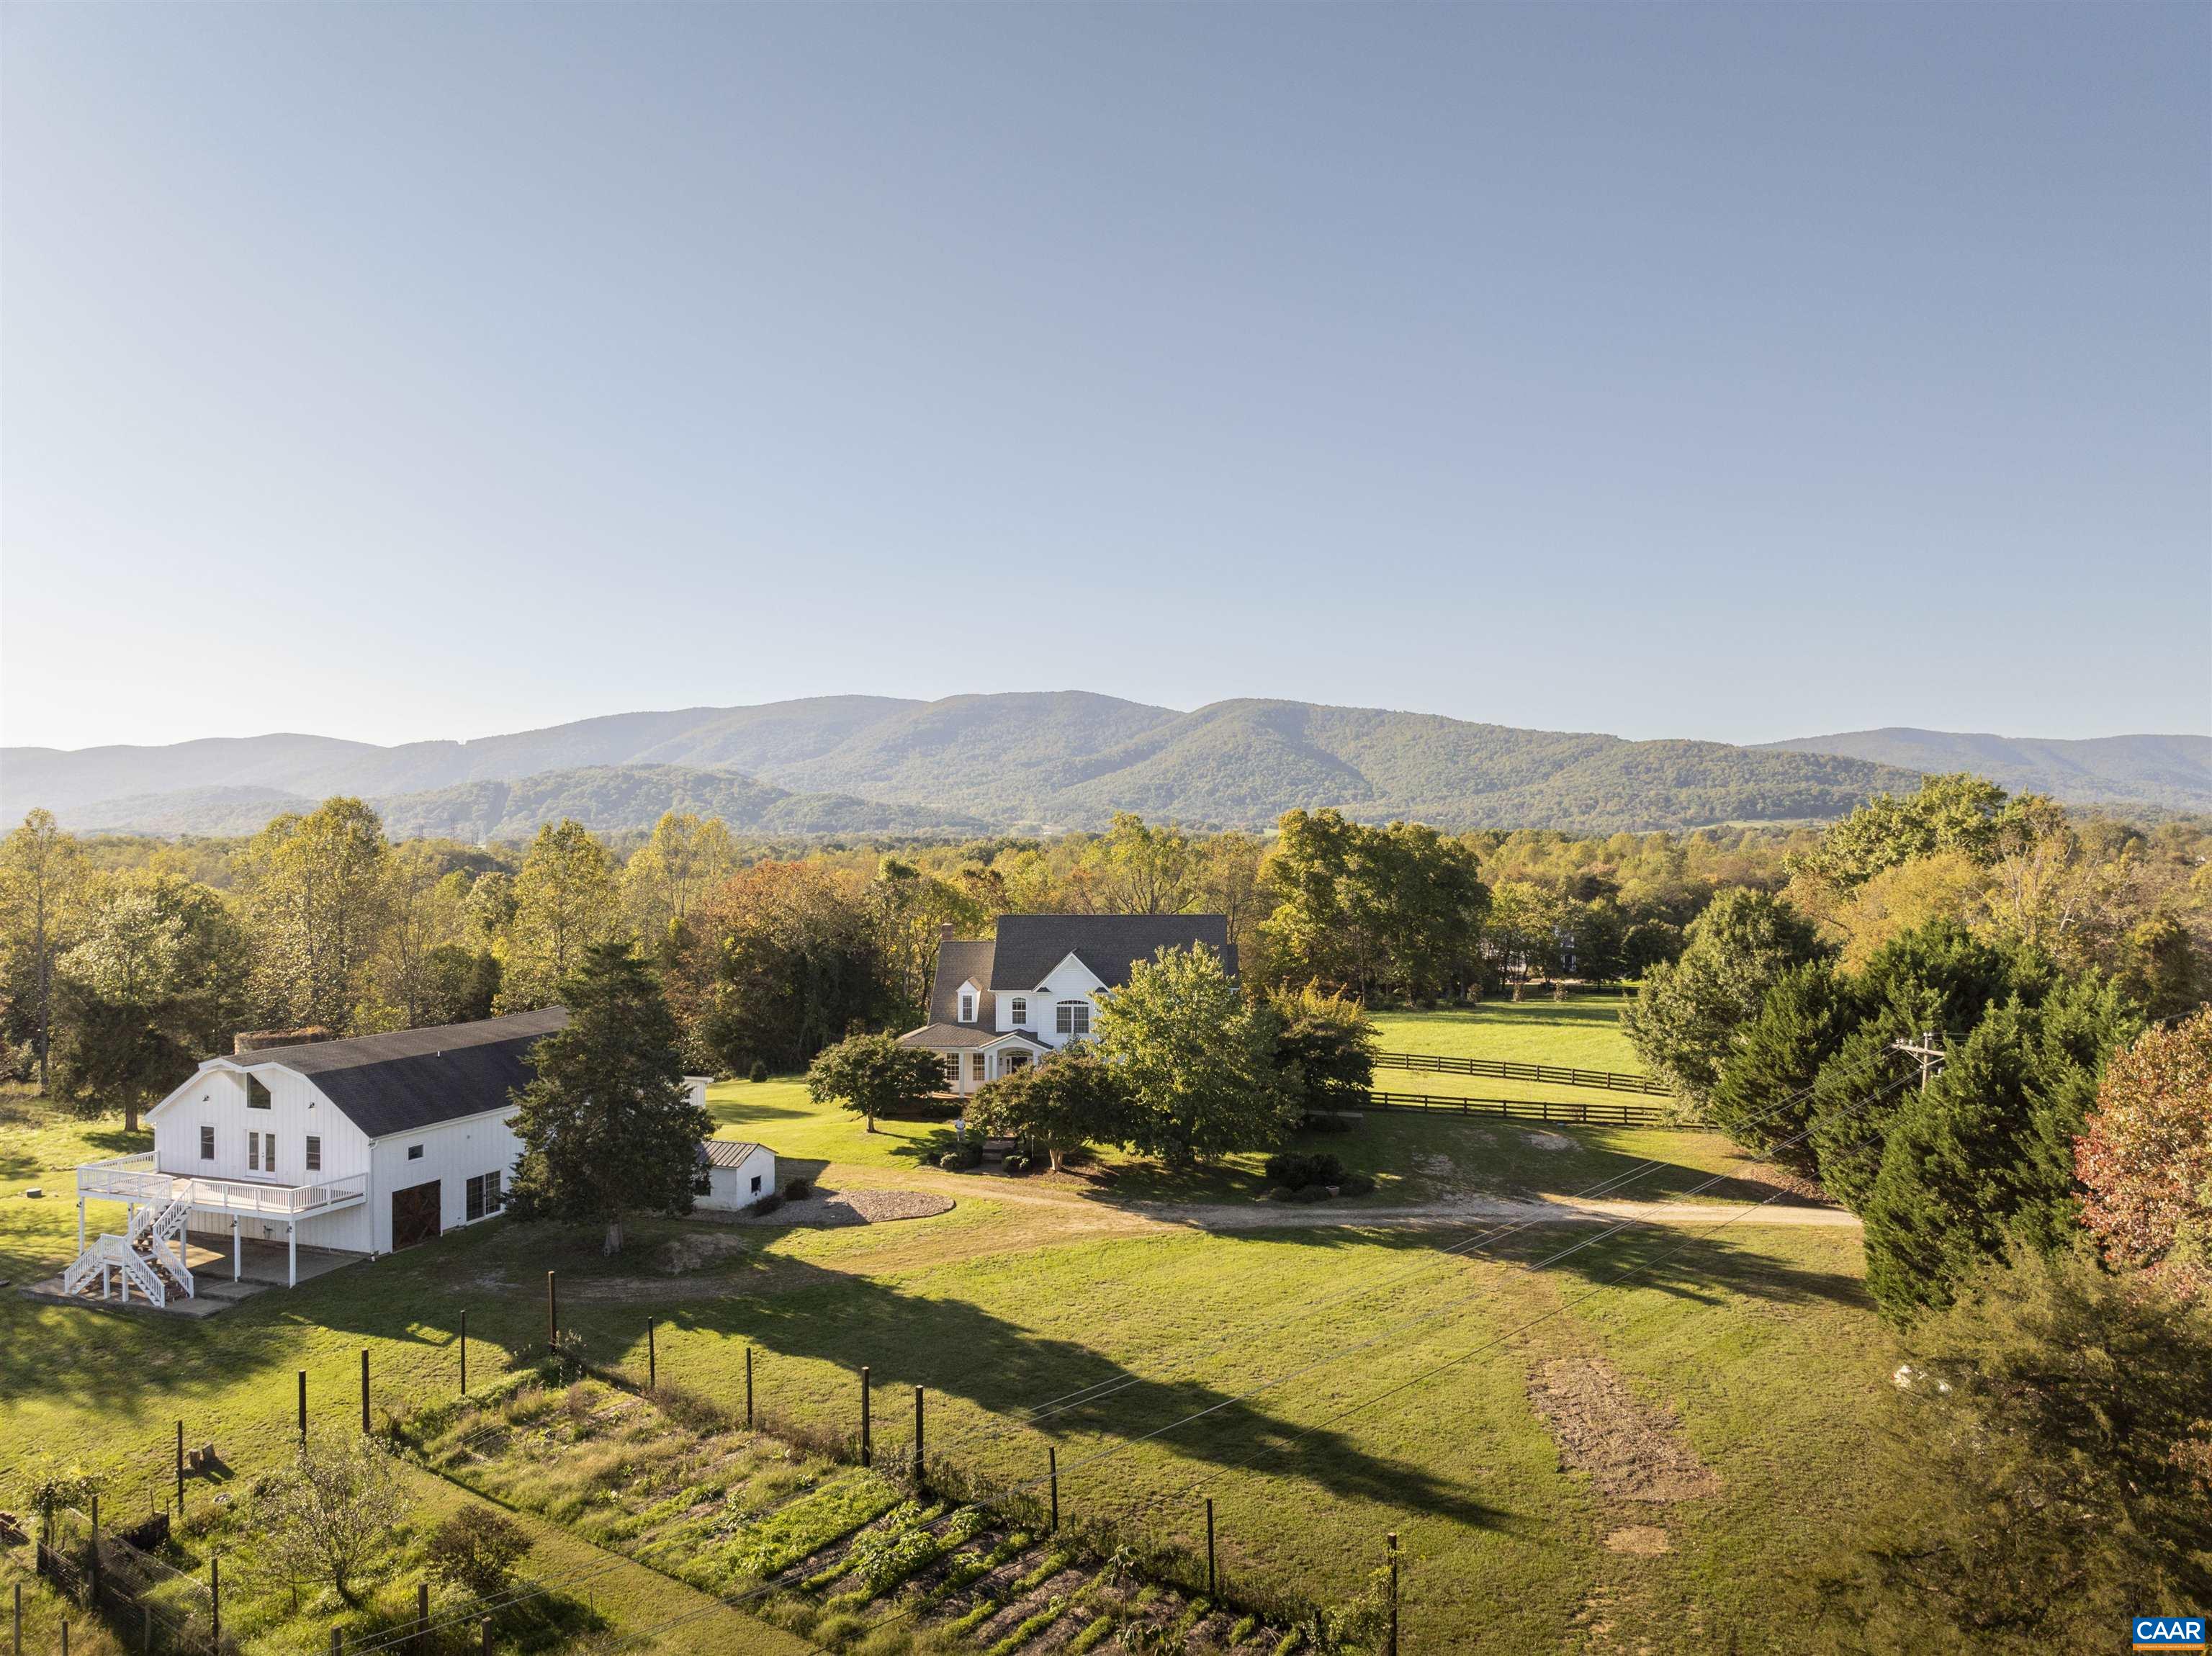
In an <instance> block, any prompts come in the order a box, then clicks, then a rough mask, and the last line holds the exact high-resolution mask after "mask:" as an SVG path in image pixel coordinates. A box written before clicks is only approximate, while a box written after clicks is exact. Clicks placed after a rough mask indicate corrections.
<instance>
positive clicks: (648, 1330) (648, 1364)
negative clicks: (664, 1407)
mask: <svg viewBox="0 0 2212 1656" xmlns="http://www.w3.org/2000/svg"><path fill="white" fill-rule="evenodd" d="M645 1389H646V1390H647V1391H648V1392H658V1391H659V1389H660V1356H659V1351H658V1350H656V1349H655V1348H654V1346H653V1319H652V1318H650V1317H647V1319H645Z"/></svg>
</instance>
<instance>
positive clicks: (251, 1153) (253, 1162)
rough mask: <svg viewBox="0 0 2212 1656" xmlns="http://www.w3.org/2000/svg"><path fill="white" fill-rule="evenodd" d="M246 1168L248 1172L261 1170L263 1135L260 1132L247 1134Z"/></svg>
mask: <svg viewBox="0 0 2212 1656" xmlns="http://www.w3.org/2000/svg"><path fill="white" fill-rule="evenodd" d="M246 1171H247V1172H248V1173H258V1172H260V1171H261V1135H260V1134H259V1133H258V1132H250V1133H248V1134H246Z"/></svg>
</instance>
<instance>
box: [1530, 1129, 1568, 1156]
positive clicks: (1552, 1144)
mask: <svg viewBox="0 0 2212 1656" xmlns="http://www.w3.org/2000/svg"><path fill="white" fill-rule="evenodd" d="M1521 1136H1522V1137H1523V1138H1526V1139H1527V1140H1528V1147H1529V1148H1530V1149H1538V1150H1571V1149H1574V1147H1575V1141H1574V1140H1573V1139H1571V1138H1570V1137H1567V1136H1566V1135H1565V1133H1558V1132H1546V1131H1544V1130H1543V1129H1542V1128H1541V1127H1528V1128H1524V1129H1522V1135H1521Z"/></svg>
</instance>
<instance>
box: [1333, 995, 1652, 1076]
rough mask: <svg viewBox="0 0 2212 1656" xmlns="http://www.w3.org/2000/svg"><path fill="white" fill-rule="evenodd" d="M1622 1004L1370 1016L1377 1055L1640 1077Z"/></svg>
mask: <svg viewBox="0 0 2212 1656" xmlns="http://www.w3.org/2000/svg"><path fill="white" fill-rule="evenodd" d="M1626 1004H1627V1003H1626V998H1625V997H1615V996H1611V995H1604V996H1595V995H1594V996H1586V997H1583V998H1577V999H1575V1000H1558V1001H1555V1000H1527V1001H1522V1002H1521V1003H1519V1004H1515V1003H1514V1002H1512V1001H1509V1000H1486V1001H1485V1002H1483V1003H1482V1004H1480V1006H1469V1007H1460V1008H1455V1009H1454V1010H1449V1011H1438V1012H1377V1013H1376V1014H1375V1015H1374V1017H1375V1024H1376V1029H1377V1030H1378V1031H1379V1032H1380V1033H1381V1035H1382V1044H1383V1050H1384V1051H1385V1052H1434V1053H1438V1054H1441V1055H1443V1056H1445V1057H1449V1058H1494V1059H1503V1060H1504V1061H1506V1062H1508V1063H1512V1064H1559V1065H1565V1066H1567V1067H1568V1068H1571V1069H1577V1070H1615V1071H1622V1072H1624V1073H1636V1072H1638V1071H1642V1069H1643V1068H1644V1064H1643V1061H1642V1060H1641V1059H1638V1057H1637V1056H1636V1050H1635V1048H1633V1047H1632V1046H1630V1045H1629V1044H1628V1036H1627V1035H1626V1033H1625V1032H1623V1030H1622V1029H1621V1027H1620V1009H1621V1008H1622V1006H1624V1005H1626ZM1394 1073H1400V1074H1402V1073H1404V1072H1403V1071H1396V1072H1394ZM1423 1079H1424V1081H1425V1080H1426V1079H1427V1077H1423Z"/></svg>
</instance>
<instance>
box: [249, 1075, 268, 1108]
mask: <svg viewBox="0 0 2212 1656" xmlns="http://www.w3.org/2000/svg"><path fill="white" fill-rule="evenodd" d="M269 1107H270V1097H269V1089H268V1088H267V1087H266V1086H264V1084H263V1083H262V1080H261V1077H259V1076H248V1077H246V1108H247V1109H249V1110H265V1109H267V1108H269Z"/></svg>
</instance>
